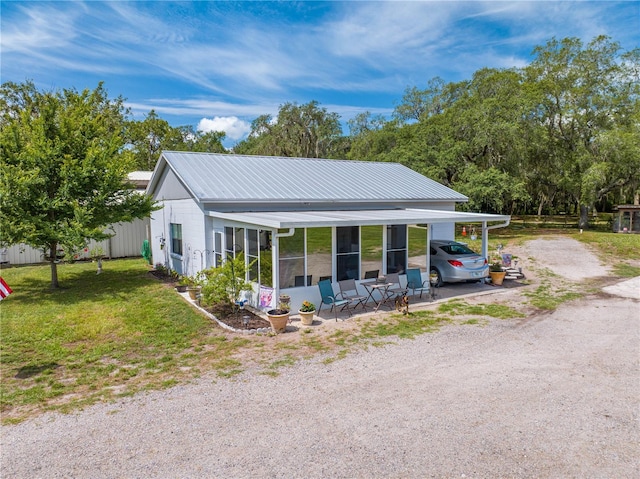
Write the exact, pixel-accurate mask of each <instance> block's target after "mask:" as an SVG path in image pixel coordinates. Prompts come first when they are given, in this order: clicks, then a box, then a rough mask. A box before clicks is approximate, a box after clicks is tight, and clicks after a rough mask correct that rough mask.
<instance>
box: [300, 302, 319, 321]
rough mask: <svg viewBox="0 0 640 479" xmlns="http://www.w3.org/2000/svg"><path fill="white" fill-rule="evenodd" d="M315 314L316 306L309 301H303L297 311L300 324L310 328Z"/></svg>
mask: <svg viewBox="0 0 640 479" xmlns="http://www.w3.org/2000/svg"><path fill="white" fill-rule="evenodd" d="M315 313H316V305H315V304H313V303H312V302H311V301H306V300H305V301H303V302H302V306H300V309H299V310H298V314H299V315H300V323H302V324H303V325H305V326H311V325H312V324H313V315H314V314H315Z"/></svg>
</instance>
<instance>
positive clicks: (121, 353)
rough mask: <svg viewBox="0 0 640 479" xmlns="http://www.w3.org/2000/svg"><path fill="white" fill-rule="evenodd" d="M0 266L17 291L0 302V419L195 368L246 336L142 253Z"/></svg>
mask: <svg viewBox="0 0 640 479" xmlns="http://www.w3.org/2000/svg"><path fill="white" fill-rule="evenodd" d="M58 274H59V279H60V284H61V286H62V289H60V290H57V291H51V290H49V283H50V269H49V267H48V266H28V267H18V268H10V269H4V270H2V276H3V278H4V279H5V281H7V283H8V284H9V285H10V286H11V288H12V289H13V291H14V293H13V294H12V295H11V296H9V298H7V299H6V300H4V301H2V303H0V313H1V316H0V339H1V341H2V351H1V356H0V372H1V374H2V376H1V383H0V408H1V409H0V411H1V412H2V420H3V422H11V421H18V420H20V419H22V418H23V417H24V416H25V415H29V414H30V413H31V412H34V411H36V410H41V409H42V408H45V409H61V410H65V409H68V408H77V407H78V406H81V405H82V404H90V403H92V402H95V401H96V400H100V399H108V398H110V397H116V396H119V395H127V394H133V393H135V392H137V391H139V390H141V389H149V388H161V387H166V386H170V385H172V384H175V383H176V382H177V381H179V380H183V379H185V378H190V377H195V376H198V375H199V373H200V369H201V368H202V367H203V365H207V367H209V366H211V365H212V363H213V366H212V367H216V366H215V364H218V367H221V368H223V369H224V367H225V365H224V363H223V362H221V361H222V360H223V359H226V360H227V362H228V358H229V357H231V356H232V355H233V353H234V351H236V350H238V349H239V348H240V347H241V346H243V345H244V344H245V340H243V339H242V338H237V339H234V338H231V339H230V338H229V337H228V336H227V335H223V334H222V332H221V330H219V329H216V328H213V327H212V325H211V323H210V321H209V320H208V319H206V318H204V317H203V316H201V315H200V314H198V313H196V312H195V311H194V310H193V309H192V308H191V307H190V306H189V305H188V304H186V303H185V302H184V301H182V300H181V299H180V298H179V297H178V296H177V295H176V294H169V293H172V292H171V291H170V290H168V286H167V285H165V284H163V283H161V282H159V281H157V280H155V279H153V278H151V277H150V275H149V274H148V267H147V266H146V264H145V263H144V261H143V260H138V259H136V260H117V261H105V262H104V268H103V273H102V274H100V275H97V274H96V265H95V264H92V263H74V264H61V265H58Z"/></svg>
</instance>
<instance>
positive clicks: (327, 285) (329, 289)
mask: <svg viewBox="0 0 640 479" xmlns="http://www.w3.org/2000/svg"><path fill="white" fill-rule="evenodd" d="M318 288H319V289H320V297H321V298H322V300H321V301H320V307H319V308H318V313H320V310H321V309H322V305H323V304H326V305H329V304H330V305H331V310H332V311H333V310H334V309H335V314H336V321H338V308H339V307H340V306H342V308H341V309H340V311H342V310H343V309H344V308H346V307H347V306H349V303H351V301H350V300H348V299H336V295H335V293H334V292H333V286H331V281H329V280H328V279H324V280H322V281H318ZM347 313H349V316H351V312H350V311H349V309H348V308H347Z"/></svg>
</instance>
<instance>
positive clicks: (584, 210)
mask: <svg viewBox="0 0 640 479" xmlns="http://www.w3.org/2000/svg"><path fill="white" fill-rule="evenodd" d="M578 227H579V228H580V229H581V230H586V229H588V228H589V208H588V207H587V206H586V205H580V220H579V221H578Z"/></svg>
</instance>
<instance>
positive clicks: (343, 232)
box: [336, 226, 360, 281]
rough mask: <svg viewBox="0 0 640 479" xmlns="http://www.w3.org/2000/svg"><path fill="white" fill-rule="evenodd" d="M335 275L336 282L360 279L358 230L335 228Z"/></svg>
mask: <svg viewBox="0 0 640 479" xmlns="http://www.w3.org/2000/svg"><path fill="white" fill-rule="evenodd" d="M336 247H337V254H336V273H337V275H338V281H342V280H343V279H359V278H360V228H359V227H358V226H347V227H339V228H336Z"/></svg>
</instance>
